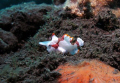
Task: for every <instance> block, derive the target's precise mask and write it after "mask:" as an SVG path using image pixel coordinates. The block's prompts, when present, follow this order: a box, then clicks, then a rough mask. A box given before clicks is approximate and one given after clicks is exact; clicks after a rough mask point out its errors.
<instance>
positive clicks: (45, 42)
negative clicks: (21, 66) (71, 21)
mask: <svg viewBox="0 0 120 83" xmlns="http://www.w3.org/2000/svg"><path fill="white" fill-rule="evenodd" d="M50 42H51V41H44V42H39V44H40V45H44V46H47V45H49V44H50Z"/></svg>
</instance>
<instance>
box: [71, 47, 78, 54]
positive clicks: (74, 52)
mask: <svg viewBox="0 0 120 83" xmlns="http://www.w3.org/2000/svg"><path fill="white" fill-rule="evenodd" d="M78 52H79V49H78V48H75V49H74V50H72V51H71V52H70V54H71V55H74V54H76V53H78Z"/></svg>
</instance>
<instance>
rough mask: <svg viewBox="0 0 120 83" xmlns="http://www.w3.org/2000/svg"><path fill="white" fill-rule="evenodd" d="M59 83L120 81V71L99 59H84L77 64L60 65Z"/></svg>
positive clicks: (117, 82)
mask: <svg viewBox="0 0 120 83" xmlns="http://www.w3.org/2000/svg"><path fill="white" fill-rule="evenodd" d="M55 71H59V72H60V73H61V74H62V75H61V77H60V78H59V79H58V82H59V83H120V72H119V71H118V70H116V69H114V68H112V67H110V66H108V65H106V64H104V63H102V62H100V61H97V60H92V61H84V62H82V63H79V64H77V65H71V64H65V65H60V66H59V67H58V68H57V69H56V70H55Z"/></svg>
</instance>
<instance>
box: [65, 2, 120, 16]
mask: <svg viewBox="0 0 120 83" xmlns="http://www.w3.org/2000/svg"><path fill="white" fill-rule="evenodd" d="M113 2H115V0H66V2H65V3H64V6H63V9H67V8H69V9H71V13H73V14H76V15H77V16H80V17H84V16H85V17H90V16H92V15H93V16H96V15H97V14H98V12H99V11H100V10H101V9H102V8H103V7H109V4H110V3H113ZM114 5H115V4H114ZM111 10H112V12H113V13H114V14H115V15H116V16H117V17H120V15H119V14H118V11H120V9H119V8H118V9H111Z"/></svg>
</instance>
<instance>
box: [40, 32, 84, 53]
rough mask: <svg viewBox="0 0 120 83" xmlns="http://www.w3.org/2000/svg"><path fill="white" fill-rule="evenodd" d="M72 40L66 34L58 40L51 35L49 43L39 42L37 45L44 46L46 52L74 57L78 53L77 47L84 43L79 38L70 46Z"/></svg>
mask: <svg viewBox="0 0 120 83" xmlns="http://www.w3.org/2000/svg"><path fill="white" fill-rule="evenodd" d="M72 40H73V37H71V36H69V35H68V34H64V35H63V36H62V37H61V38H58V37H57V36H56V35H55V34H54V33H53V34H52V40H51V41H44V42H39V44H40V45H44V46H46V47H47V51H48V52H61V53H63V54H64V53H68V52H69V53H70V54H71V55H74V54H76V53H78V52H79V47H81V46H83V45H84V41H83V40H82V39H81V38H77V41H76V42H75V43H74V44H72V43H71V42H72Z"/></svg>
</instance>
